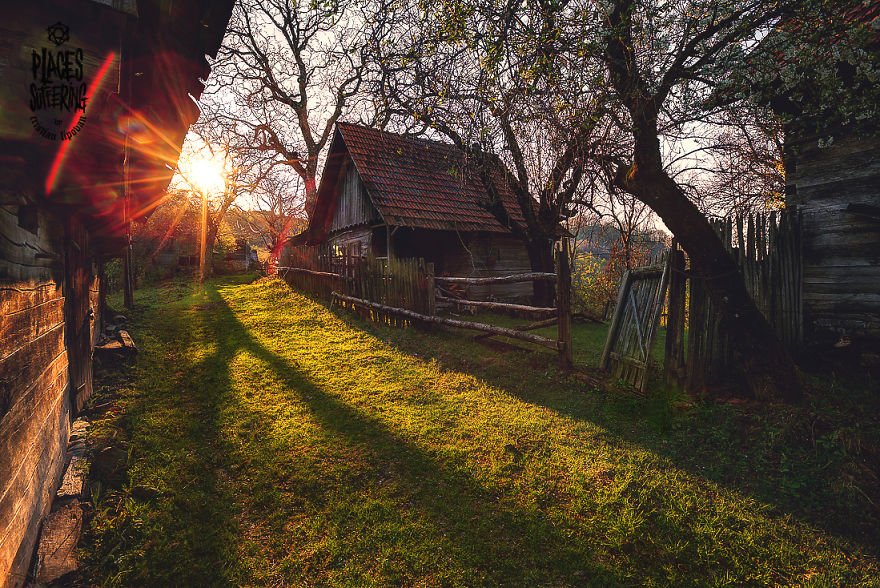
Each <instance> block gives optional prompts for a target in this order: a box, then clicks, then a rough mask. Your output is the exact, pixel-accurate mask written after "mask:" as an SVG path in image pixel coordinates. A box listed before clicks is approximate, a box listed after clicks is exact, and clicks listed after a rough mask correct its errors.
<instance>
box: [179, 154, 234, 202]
mask: <svg viewBox="0 0 880 588" xmlns="http://www.w3.org/2000/svg"><path fill="white" fill-rule="evenodd" d="M180 172H181V175H183V177H184V179H185V180H186V181H187V182H188V183H189V184H190V185H192V186H193V187H194V188H195V189H197V190H198V191H200V192H203V193H204V194H216V193H218V192H222V191H223V189H224V187H225V181H224V178H225V175H226V170H225V169H224V166H223V161H222V160H221V159H220V158H218V157H216V156H212V155H211V153H210V152H200V153H193V154H191V155H190V156H189V157H187V158H185V159H181V161H180Z"/></svg>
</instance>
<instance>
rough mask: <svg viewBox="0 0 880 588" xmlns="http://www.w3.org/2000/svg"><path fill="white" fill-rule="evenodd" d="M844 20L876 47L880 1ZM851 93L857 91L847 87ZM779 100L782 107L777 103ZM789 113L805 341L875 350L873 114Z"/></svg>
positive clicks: (879, 298) (879, 255)
mask: <svg viewBox="0 0 880 588" xmlns="http://www.w3.org/2000/svg"><path fill="white" fill-rule="evenodd" d="M844 17H845V18H846V19H847V20H850V21H854V22H860V23H862V24H864V26H866V27H868V30H869V31H873V32H874V33H873V36H874V41H873V42H872V46H871V47H870V48H869V49H870V50H872V51H874V52H875V55H876V52H880V35H878V34H877V31H878V30H880V3H876V2H873V3H868V4H858V5H855V7H854V8H852V9H851V10H849V11H848V12H847V13H846V14H845V16H844ZM851 91H852V92H856V91H857V90H851ZM779 105H781V106H779ZM779 105H775V106H777V108H778V109H779V110H781V111H783V112H785V111H787V112H788V113H789V114H794V120H793V121H792V122H791V124H789V125H788V126H787V128H786V137H785V157H784V163H785V176H786V188H785V190H786V207H788V208H794V209H796V210H797V211H799V214H800V215H801V258H802V275H803V279H802V284H801V288H802V299H803V321H804V325H803V327H804V340H805V342H806V344H807V345H808V346H814V347H818V348H820V349H821V348H826V349H827V348H828V347H829V346H831V345H836V346H838V347H847V346H849V345H851V344H854V345H853V348H854V349H856V350H859V351H862V350H867V349H873V350H874V351H880V134H878V132H877V128H878V125H877V121H875V120H868V121H860V122H859V121H858V117H857V118H856V121H857V122H853V123H851V124H849V125H847V126H837V127H836V128H831V129H828V128H826V129H825V130H824V131H823V132H822V133H821V134H818V133H817V132H816V131H815V130H811V129H816V128H817V127H819V126H821V125H817V124H815V121H813V120H808V119H805V118H804V117H803V115H801V114H799V113H797V112H792V109H791V108H790V107H788V108H786V105H787V103H786V101H785V100H784V97H783V100H780V101H779Z"/></svg>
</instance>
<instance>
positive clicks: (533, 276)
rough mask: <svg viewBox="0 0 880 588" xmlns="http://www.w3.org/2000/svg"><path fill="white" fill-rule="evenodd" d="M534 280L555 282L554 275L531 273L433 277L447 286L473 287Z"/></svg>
mask: <svg viewBox="0 0 880 588" xmlns="http://www.w3.org/2000/svg"><path fill="white" fill-rule="evenodd" d="M534 280H548V281H549V280H556V274H550V273H546V272H531V273H528V274H514V275H511V276H493V277H487V278H459V277H451V276H434V281H435V282H444V283H447V284H471V285H475V286H479V285H484V284H510V283H513V282H531V281H534Z"/></svg>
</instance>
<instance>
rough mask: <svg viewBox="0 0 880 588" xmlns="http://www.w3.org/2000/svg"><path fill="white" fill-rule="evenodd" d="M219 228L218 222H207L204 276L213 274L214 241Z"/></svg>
mask: <svg viewBox="0 0 880 588" xmlns="http://www.w3.org/2000/svg"><path fill="white" fill-rule="evenodd" d="M219 228H220V226H219V223H218V224H217V225H214V224H213V223H212V222H210V221H209V222H208V232H207V235H206V236H205V278H210V277H211V276H213V275H214V253H213V252H214V242H215V241H216V240H217V232H218V230H219Z"/></svg>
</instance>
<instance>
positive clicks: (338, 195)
mask: <svg viewBox="0 0 880 588" xmlns="http://www.w3.org/2000/svg"><path fill="white" fill-rule="evenodd" d="M499 165H500V164H499ZM495 189H496V191H497V193H498V194H499V195H500V197H501V198H502V199H503V200H504V204H505V209H506V210H507V211H509V213H510V215H511V217H512V218H513V220H514V222H518V223H521V224H525V221H524V219H523V218H522V213H521V212H520V209H519V206H518V204H517V201H516V197H515V196H514V194H513V192H512V191H511V190H510V188H509V187H508V186H507V185H506V183H505V182H504V180H503V178H502V176H501V173H500V172H499V173H498V174H497V177H496V180H495ZM488 199H489V195H488V193H487V190H486V187H485V185H484V183H483V181H482V179H481V178H480V174H479V173H478V171H477V170H476V169H474V166H473V165H469V164H468V161H467V158H466V156H465V154H464V153H463V152H462V151H461V150H459V149H457V148H456V147H455V146H453V145H450V144H447V143H440V142H437V141H430V140H426V139H422V138H416V137H412V136H404V135H397V134H394V133H389V132H385V131H381V130H377V129H372V128H368V127H364V126H360V125H355V124H348V123H339V124H337V126H336V133H335V135H334V136H333V140H332V143H331V146H330V151H329V154H328V156H327V162H326V164H325V166H324V172H323V174H322V176H321V183H320V185H319V187H318V197H317V201H316V204H315V211H314V214H313V215H312V219H311V221H310V223H309V226H308V228H307V229H306V231H305V232H304V233H301V234H300V235H297V236H295V237H293V238H292V239H291V243H292V244H295V245H296V244H309V245H315V246H322V247H324V248H325V249H326V251H327V252H328V253H329V254H331V255H333V254H336V255H340V254H343V253H345V254H348V255H361V256H367V255H372V256H375V257H385V256H389V255H390V256H392V257H398V258H413V257H416V258H424V259H425V261H426V262H433V263H434V268H435V270H434V271H435V273H436V274H437V275H449V276H499V275H507V274H512V273H519V272H528V271H530V267H531V266H530V264H529V257H528V253H527V251H526V248H525V245H524V244H523V242H522V240H520V239H519V238H517V237H516V236H515V235H514V234H512V232H511V230H510V228H508V227H507V226H505V225H504V224H502V223H501V222H499V220H498V219H497V218H495V216H493V215H492V214H491V213H490V212H489V211H488V210H487V208H486V207H485V205H484V204H485V203H486V202H488ZM282 261H283V260H282ZM283 264H286V263H284V262H283ZM531 296H532V287H531V284H528V283H518V284H502V285H493V286H472V287H470V289H469V291H468V292H467V297H468V298H469V299H474V300H480V299H483V300H487V299H494V300H500V301H507V302H511V301H521V302H524V301H528V300H529V299H530V298H531Z"/></svg>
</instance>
